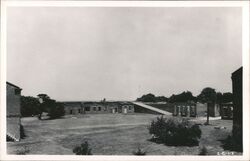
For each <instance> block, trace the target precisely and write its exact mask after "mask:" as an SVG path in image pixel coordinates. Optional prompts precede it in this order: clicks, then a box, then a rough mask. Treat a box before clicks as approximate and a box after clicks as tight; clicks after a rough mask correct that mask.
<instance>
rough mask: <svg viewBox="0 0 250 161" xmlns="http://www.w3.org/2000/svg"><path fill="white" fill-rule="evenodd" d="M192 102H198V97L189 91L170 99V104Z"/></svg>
mask: <svg viewBox="0 0 250 161" xmlns="http://www.w3.org/2000/svg"><path fill="white" fill-rule="evenodd" d="M190 101H194V102H196V97H194V96H193V94H192V92H190V91H187V92H182V93H180V94H177V95H174V94H173V95H172V96H171V97H170V98H169V102H170V103H175V102H190Z"/></svg>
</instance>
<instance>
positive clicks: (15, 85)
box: [6, 82, 22, 89]
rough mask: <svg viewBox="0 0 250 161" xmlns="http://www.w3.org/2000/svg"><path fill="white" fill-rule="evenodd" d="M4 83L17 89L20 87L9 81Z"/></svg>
mask: <svg viewBox="0 0 250 161" xmlns="http://www.w3.org/2000/svg"><path fill="white" fill-rule="evenodd" d="M6 84H8V85H10V86H13V87H15V88H18V89H22V88H20V87H18V86H17V85H15V84H12V83H10V82H6Z"/></svg>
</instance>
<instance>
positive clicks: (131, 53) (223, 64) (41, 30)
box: [7, 7, 242, 101]
mask: <svg viewBox="0 0 250 161" xmlns="http://www.w3.org/2000/svg"><path fill="white" fill-rule="evenodd" d="M7 16H8V17H7V80H8V81H9V82H11V83H14V84H16V85H18V86H20V87H21V88H22V89H23V91H22V94H23V95H31V96H36V95H37V94H39V93H46V94H48V95H49V96H50V97H51V98H53V99H57V100H60V101H76V100H101V99H102V98H106V99H107V100H134V99H136V98H137V97H139V96H141V95H142V94H146V93H153V94H155V95H165V96H167V97H169V96H170V95H171V94H174V93H175V94H177V93H181V92H183V91H187V90H189V91H191V92H192V93H193V94H194V95H197V94H199V93H200V91H201V90H202V89H203V88H204V87H212V88H215V89H216V91H221V92H231V91H232V83H231V73H232V72H233V71H235V70H236V69H238V68H239V67H240V66H241V65H242V56H241V9H240V8H204V7H201V8H188V7H187V8H165V7H162V8H132V7H130V8H93V7H92V8H84V7H71V8H70V7H68V8H66V7H58V8H56V7H47V8H46V7H23V8H21V7H12V8H8V10H7Z"/></svg>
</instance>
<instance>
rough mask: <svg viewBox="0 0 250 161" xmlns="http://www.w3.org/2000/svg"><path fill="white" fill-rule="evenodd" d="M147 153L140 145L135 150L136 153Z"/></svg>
mask: <svg viewBox="0 0 250 161" xmlns="http://www.w3.org/2000/svg"><path fill="white" fill-rule="evenodd" d="M146 153H147V152H146V151H144V150H143V149H141V148H140V147H138V148H137V149H136V151H134V152H133V154H134V155H146Z"/></svg>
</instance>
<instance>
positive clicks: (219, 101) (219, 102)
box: [216, 92, 223, 104]
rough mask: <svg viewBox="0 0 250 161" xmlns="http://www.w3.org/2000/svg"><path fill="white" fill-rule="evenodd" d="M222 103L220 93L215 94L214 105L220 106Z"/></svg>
mask: <svg viewBox="0 0 250 161" xmlns="http://www.w3.org/2000/svg"><path fill="white" fill-rule="evenodd" d="M222 102H223V95H222V93H221V92H217V93H216V103H218V104H221V103H222Z"/></svg>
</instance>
